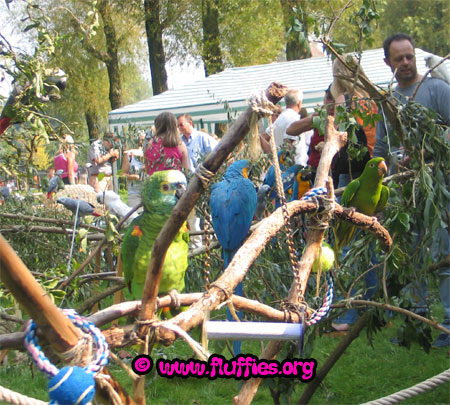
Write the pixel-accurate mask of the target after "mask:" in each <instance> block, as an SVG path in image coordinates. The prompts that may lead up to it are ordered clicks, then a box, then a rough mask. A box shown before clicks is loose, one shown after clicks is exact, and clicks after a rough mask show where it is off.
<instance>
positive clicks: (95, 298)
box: [76, 280, 125, 314]
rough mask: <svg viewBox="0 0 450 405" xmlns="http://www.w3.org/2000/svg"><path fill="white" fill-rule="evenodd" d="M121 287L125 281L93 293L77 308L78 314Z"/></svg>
mask: <svg viewBox="0 0 450 405" xmlns="http://www.w3.org/2000/svg"><path fill="white" fill-rule="evenodd" d="M123 287H125V281H124V280H122V281H121V282H119V283H118V284H117V285H114V286H112V287H110V288H108V289H106V290H105V291H102V292H101V293H100V294H98V295H95V296H93V297H91V298H88V299H87V300H85V301H84V302H83V304H81V305H80V306H79V307H78V308H77V310H76V311H77V312H78V313H79V314H82V313H83V312H85V311H87V310H88V309H89V308H91V307H93V306H94V305H95V304H96V303H97V302H100V301H101V300H102V299H103V298H106V297H109V296H110V295H112V294H114V293H115V292H116V291H119V290H121V289H122V288H123Z"/></svg>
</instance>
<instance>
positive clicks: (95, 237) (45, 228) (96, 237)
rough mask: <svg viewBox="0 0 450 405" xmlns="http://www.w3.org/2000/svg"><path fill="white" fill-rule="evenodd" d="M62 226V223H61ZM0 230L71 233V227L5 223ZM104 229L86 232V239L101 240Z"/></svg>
mask: <svg viewBox="0 0 450 405" xmlns="http://www.w3.org/2000/svg"><path fill="white" fill-rule="evenodd" d="M61 226H62V224H61ZM0 232H1V233H3V234H5V233H17V232H25V233H29V232H41V233H58V234H64V235H72V234H73V229H65V228H56V227H54V226H29V225H7V226H6V228H3V229H0ZM75 233H76V234H78V233H79V230H78V229H77V230H76V231H75ZM104 233H105V230H104V229H102V233H93V234H88V235H87V238H88V240H101V239H102V238H103V234H104Z"/></svg>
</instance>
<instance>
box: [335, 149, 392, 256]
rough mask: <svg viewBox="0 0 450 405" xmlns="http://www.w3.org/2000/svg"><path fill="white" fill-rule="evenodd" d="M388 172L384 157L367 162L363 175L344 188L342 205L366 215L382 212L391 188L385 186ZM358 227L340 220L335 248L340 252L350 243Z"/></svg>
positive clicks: (336, 232)
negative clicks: (383, 182) (383, 183)
mask: <svg viewBox="0 0 450 405" xmlns="http://www.w3.org/2000/svg"><path fill="white" fill-rule="evenodd" d="M386 173H387V167H386V163H384V159H383V158H382V157H378V158H374V159H371V160H369V161H368V162H367V164H366V166H365V168H364V171H363V172H362V174H361V176H360V177H358V178H357V179H355V180H353V181H352V182H350V183H349V184H348V185H347V187H346V188H345V190H344V193H343V194H342V198H341V205H342V206H344V207H353V208H355V210H356V211H358V212H360V213H362V214H365V215H374V214H376V213H377V212H381V211H382V210H383V209H384V207H385V205H386V203H387V200H388V198H389V188H387V187H386V186H383V185H382V184H381V183H382V181H383V177H384V175H385V174H386ZM355 230H356V227H355V226H354V225H352V224H350V223H349V222H346V221H339V223H338V225H337V227H336V231H335V244H334V250H335V251H336V252H337V253H340V252H341V250H342V248H343V247H344V246H346V245H348V244H349V243H350V241H351V240H352V238H353V235H354V233H355Z"/></svg>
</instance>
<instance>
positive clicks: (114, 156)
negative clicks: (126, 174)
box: [109, 149, 119, 161]
mask: <svg viewBox="0 0 450 405" xmlns="http://www.w3.org/2000/svg"><path fill="white" fill-rule="evenodd" d="M109 155H110V156H111V159H112V160H113V161H114V160H117V159H118V158H119V150H118V149H111V150H110V151H109Z"/></svg>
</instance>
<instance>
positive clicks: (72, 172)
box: [53, 135, 78, 184]
mask: <svg viewBox="0 0 450 405" xmlns="http://www.w3.org/2000/svg"><path fill="white" fill-rule="evenodd" d="M53 161H54V165H55V172H56V171H57V170H59V169H62V170H64V173H63V174H62V175H61V179H62V181H63V182H64V184H75V183H76V178H77V170H78V163H77V161H76V160H75V146H74V142H73V138H72V137H71V136H70V135H66V136H65V137H64V140H63V142H62V143H61V146H60V148H59V152H58V154H57V155H56V156H55V158H54V160H53Z"/></svg>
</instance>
